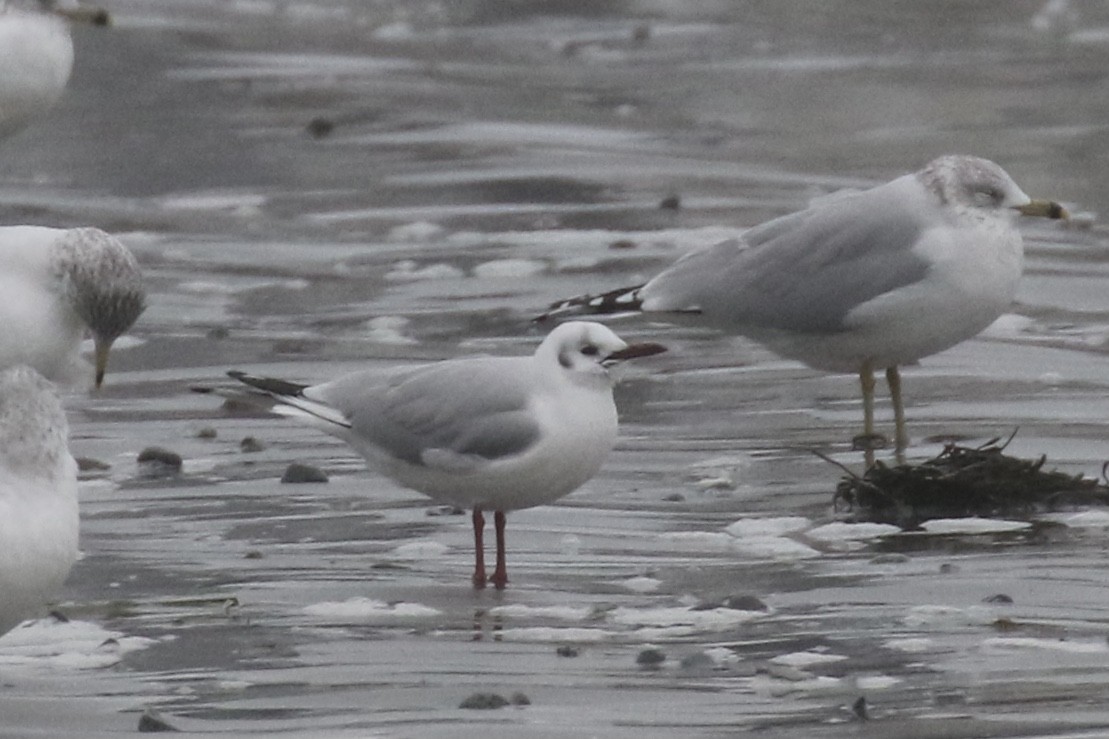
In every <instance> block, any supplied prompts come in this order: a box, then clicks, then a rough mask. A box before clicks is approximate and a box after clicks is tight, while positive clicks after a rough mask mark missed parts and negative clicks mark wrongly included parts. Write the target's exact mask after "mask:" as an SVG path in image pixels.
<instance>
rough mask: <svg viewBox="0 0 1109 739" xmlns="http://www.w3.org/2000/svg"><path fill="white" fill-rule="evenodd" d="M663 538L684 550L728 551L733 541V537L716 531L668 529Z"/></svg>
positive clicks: (676, 547)
mask: <svg viewBox="0 0 1109 739" xmlns="http://www.w3.org/2000/svg"><path fill="white" fill-rule="evenodd" d="M661 538H662V539H664V540H666V541H667V542H668V543H669V544H670V545H672V546H673V547H674V548H675V549H679V550H683V551H706V550H707V551H710V552H719V551H726V550H728V549H731V548H732V543H733V539H732V537H730V536H728V535H727V534H722V533H719V532H716V531H668V532H664V533H663V534H662V535H661Z"/></svg>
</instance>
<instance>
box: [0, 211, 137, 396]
mask: <svg viewBox="0 0 1109 739" xmlns="http://www.w3.org/2000/svg"><path fill="white" fill-rule="evenodd" d="M0 296H3V300H2V301H0V368H3V367H12V366H14V365H17V364H28V365H30V366H32V367H34V368H35V369H36V370H38V371H39V372H40V373H42V374H43V375H45V376H46V377H47V378H48V379H51V380H54V381H55V382H63V383H70V382H74V381H75V380H76V379H77V372H78V371H80V370H81V367H82V364H83V363H82V362H81V360H80V349H81V340H82V338H83V337H84V334H85V331H86V330H87V331H88V332H89V333H91V334H92V338H93V342H94V344H95V351H94V354H95V369H94V377H93V380H94V383H95V385H96V387H100V385H101V383H102V382H103V381H104V371H105V369H106V367H107V365H108V352H109V350H110V349H111V347H112V343H113V342H114V341H115V340H116V339H117V338H119V336H120V335H121V334H122V333H123V332H124V331H126V330H127V329H129V328H130V327H131V326H132V324H134V323H135V320H136V319H137V318H138V317H139V314H140V313H142V311H143V308H144V307H145V301H146V293H145V291H144V290H143V286H142V274H141V273H140V271H139V266H138V263H137V262H136V261H135V257H134V256H133V255H132V254H131V252H130V251H129V250H128V249H127V247H125V246H124V245H123V244H122V243H120V241H119V239H117V238H115V237H114V236H111V235H109V234H107V233H105V232H103V231H101V230H100V229H97V228H71V229H62V228H46V227H42V226H8V227H0Z"/></svg>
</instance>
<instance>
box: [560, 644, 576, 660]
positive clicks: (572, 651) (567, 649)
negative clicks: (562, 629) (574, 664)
mask: <svg viewBox="0 0 1109 739" xmlns="http://www.w3.org/2000/svg"><path fill="white" fill-rule="evenodd" d="M555 654H557V655H558V656H559V657H577V656H578V648H577V647H571V646H570V645H569V644H563V645H562V646H561V647H559V648H558V649H556V650H555Z"/></svg>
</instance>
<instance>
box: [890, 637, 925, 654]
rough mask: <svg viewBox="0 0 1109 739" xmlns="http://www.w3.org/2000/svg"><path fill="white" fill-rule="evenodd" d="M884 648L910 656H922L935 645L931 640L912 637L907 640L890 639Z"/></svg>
mask: <svg viewBox="0 0 1109 739" xmlns="http://www.w3.org/2000/svg"><path fill="white" fill-rule="evenodd" d="M884 646H885V647H886V648H887V649H896V650H898V651H900V652H907V653H909V654H922V653H924V652H928V651H930V650H931V649H932V648H933V647H934V646H935V645H934V643H933V642H932V640H931V639H925V638H923V637H910V638H906V639H889V640H888V641H886V642H885V644H884Z"/></svg>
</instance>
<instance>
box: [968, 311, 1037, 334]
mask: <svg viewBox="0 0 1109 739" xmlns="http://www.w3.org/2000/svg"><path fill="white" fill-rule="evenodd" d="M1034 323H1035V322H1034V321H1033V320H1032V319H1031V318H1028V317H1027V316H1022V315H1019V314H1017V313H1005V314H1003V315H1001V316H998V318H997V320H996V321H994V322H993V323H991V324H990V325H989V326H986V328H985V329H984V330H983V331H982V333H981V334H979V335H980V336H989V337H992V338H995V339H1014V338H1017V337H1019V336H1021V335H1022V334H1024V333H1027V332H1028V330H1029V329H1031V328H1032V326H1033V325H1034Z"/></svg>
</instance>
